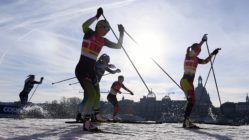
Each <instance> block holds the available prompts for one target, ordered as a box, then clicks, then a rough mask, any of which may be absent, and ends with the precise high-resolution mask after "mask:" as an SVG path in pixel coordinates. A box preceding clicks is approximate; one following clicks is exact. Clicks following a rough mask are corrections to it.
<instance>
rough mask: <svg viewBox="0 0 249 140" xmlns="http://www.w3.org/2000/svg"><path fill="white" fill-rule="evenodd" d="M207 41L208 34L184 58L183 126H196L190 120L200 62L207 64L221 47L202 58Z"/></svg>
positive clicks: (181, 82) (182, 84)
mask: <svg viewBox="0 0 249 140" xmlns="http://www.w3.org/2000/svg"><path fill="white" fill-rule="evenodd" d="M205 41H207V35H206V34H205V35H204V36H203V37H202V40H201V42H200V43H199V44H198V43H194V44H193V45H192V46H191V47H188V48H187V52H186V56H185V60H184V75H183V77H182V79H181V81H180V84H181V87H182V89H183V91H184V93H185V95H186V98H187V106H186V109H185V114H184V121H183V127H196V126H195V125H194V124H192V123H191V122H190V121H189V117H190V114H191V112H192V108H193V106H194V104H195V93H194V92H195V91H194V85H193V82H194V78H195V72H196V68H197V66H198V64H207V63H208V62H209V61H211V58H212V56H214V55H216V54H218V52H219V50H220V48H217V49H215V50H214V51H213V52H212V53H211V54H210V55H209V56H208V57H207V58H206V59H200V58H199V57H198V55H199V54H200V52H201V46H202V44H203V43H204V42H205Z"/></svg>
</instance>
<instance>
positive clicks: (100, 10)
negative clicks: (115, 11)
mask: <svg viewBox="0 0 249 140" xmlns="http://www.w3.org/2000/svg"><path fill="white" fill-rule="evenodd" d="M102 14H103V9H102V8H101V7H100V8H98V10H97V14H96V16H94V17H92V18H90V19H88V20H87V21H86V22H84V23H83V24H82V29H83V32H84V33H86V32H88V30H89V27H90V25H91V24H92V23H93V22H94V21H95V20H97V19H98V18H99V17H100V16H101V15H102Z"/></svg>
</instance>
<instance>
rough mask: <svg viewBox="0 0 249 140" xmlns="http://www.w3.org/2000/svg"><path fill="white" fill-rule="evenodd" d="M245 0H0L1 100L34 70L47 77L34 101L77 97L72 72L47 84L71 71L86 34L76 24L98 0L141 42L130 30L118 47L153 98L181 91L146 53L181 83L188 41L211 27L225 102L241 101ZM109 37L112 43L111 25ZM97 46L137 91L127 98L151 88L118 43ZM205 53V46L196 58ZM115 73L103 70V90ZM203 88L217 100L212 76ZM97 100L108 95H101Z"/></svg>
mask: <svg viewBox="0 0 249 140" xmlns="http://www.w3.org/2000/svg"><path fill="white" fill-rule="evenodd" d="M248 5H249V2H248V1H247V0H236V1H234V0H209V1H201V0H185V1H182V0H157V1H153V0H120V1H115V0H103V1H97V0H73V1H66V0H53V1H47V0H39V1H34V0H22V1H21V0H19V1H18V0H2V1H0V19H1V20H0V30H1V32H0V42H1V46H0V48H1V49H0V92H1V98H0V101H6V102H12V101H17V100H19V96H18V95H19V93H20V91H21V90H22V89H23V85H24V80H25V78H26V76H27V75H28V74H35V75H36V79H37V80H39V78H40V77H41V76H43V77H44V78H45V79H44V83H43V84H42V85H40V86H39V88H38V89H37V91H36V93H35V95H34V96H33V98H32V100H31V101H32V102H35V103H40V102H45V101H52V100H60V99H61V98H62V97H63V96H65V97H75V96H76V97H79V98H82V93H79V91H82V89H81V87H80V86H79V85H73V86H69V85H68V84H69V83H73V82H76V79H74V80H71V81H67V82H64V83H60V84H56V85H53V86H52V85H51V83H52V82H56V81H59V80H63V79H67V78H70V77H74V69H75V66H76V64H77V63H78V60H79V56H80V48H81V42H82V37H83V35H84V34H83V32H82V29H81V25H82V23H83V22H84V21H86V20H87V19H88V18H90V17H93V16H94V15H95V14H96V10H97V8H98V7H103V9H104V15H105V17H106V18H107V19H108V21H109V22H110V24H111V26H112V28H113V29H114V31H115V32H116V33H117V34H118V29H117V24H123V25H124V27H125V29H126V31H127V32H128V33H129V34H131V35H132V36H133V37H134V38H135V39H136V40H137V42H138V43H139V44H140V47H138V46H136V45H135V44H134V43H133V42H132V41H131V40H130V39H129V38H128V36H125V37H124V44H123V46H124V47H125V49H126V50H127V52H128V53H129V54H130V56H131V58H132V59H133V61H134V63H135V65H136V66H137V68H138V70H139V71H140V73H141V75H142V76H143V78H144V80H145V82H146V84H147V85H148V87H149V88H150V89H152V90H153V91H154V92H155V93H156V95H157V99H161V98H162V97H163V96H165V95H167V93H169V92H175V94H171V95H170V96H171V98H172V99H174V100H183V99H184V94H183V93H182V92H181V90H180V89H179V88H178V87H177V86H176V85H175V84H174V83H173V82H172V81H171V80H170V79H169V78H168V77H167V76H166V75H165V74H164V73H163V72H162V71H161V70H160V69H159V68H158V67H156V65H155V64H154V63H153V62H152V61H151V60H150V58H149V57H153V58H154V59H155V60H156V61H158V63H159V64H160V65H161V66H162V67H163V68H164V69H165V70H166V71H167V72H168V73H169V74H170V75H171V76H172V77H173V78H174V79H175V80H176V81H177V82H178V83H179V81H180V79H181V77H182V74H183V60H184V56H185V51H186V48H187V47H188V46H190V45H191V44H192V43H194V42H199V41H200V39H201V37H202V35H203V34H204V33H208V37H209V40H208V44H209V48H210V50H214V49H215V48H218V47H219V48H222V50H221V51H220V53H219V54H218V56H217V57H216V60H215V63H214V70H215V74H216V78H217V83H218V86H219V91H220V96H221V101H222V103H224V102H226V101H231V102H244V101H245V97H246V95H247V93H248V92H249V87H248V83H249V76H248V74H247V73H248V69H249V66H248V64H249V59H248V58H247V55H248V52H249V47H248V46H249V41H248V31H249V26H248V25H249V18H248V13H249V9H248V8H247V6H248ZM95 24H96V22H95V23H94V24H93V26H92V28H94V27H95ZM106 37H107V38H108V39H109V40H112V41H114V42H116V39H115V37H114V35H113V34H112V32H109V33H108V34H107V36H106ZM101 53H107V54H109V55H110V57H111V63H113V64H115V65H116V67H118V68H120V69H121V71H122V72H121V74H122V75H124V76H125V81H124V84H125V85H126V87H128V88H129V89H131V90H132V91H133V92H134V93H135V96H130V95H125V94H124V97H125V98H126V99H133V100H135V101H139V99H140V98H141V97H143V96H145V95H147V94H148V91H147V89H146V88H145V86H144V85H143V84H142V82H141V80H140V79H139V77H138V75H137V74H136V72H135V70H134V68H133V67H132V65H131V64H130V63H129V61H128V59H127V57H126V56H125V54H124V52H123V51H122V50H113V49H108V48H106V47H104V48H103V49H102V52H101ZM207 55H208V53H207V49H206V46H205V45H203V48H202V52H201V54H200V57H201V58H205V57H206V56H207ZM209 68H210V64H207V65H199V67H198V70H197V73H196V79H195V83H194V84H195V85H197V77H198V76H199V75H201V76H202V77H203V79H204V80H205V79H206V76H207V73H208V70H209ZM117 76H118V75H117V74H116V75H108V76H105V77H103V79H102V81H101V90H102V91H107V90H109V88H110V86H111V84H112V82H113V81H114V80H116V79H117ZM206 88H207V91H208V93H209V94H210V97H211V101H212V102H213V104H214V105H215V106H219V100H218V96H217V92H216V89H215V83H214V79H213V76H212V75H211V77H210V79H209V81H208V84H207V86H206ZM31 94H32V92H31V93H30V95H31ZM121 97H122V96H120V95H119V96H118V98H119V99H120V98H121ZM101 99H102V100H106V94H102V95H101Z"/></svg>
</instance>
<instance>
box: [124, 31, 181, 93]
mask: <svg viewBox="0 0 249 140" xmlns="http://www.w3.org/2000/svg"><path fill="white" fill-rule="evenodd" d="M125 33H126V35H128V36H129V37H130V39H131V40H133V41H134V42H135V43H136V44H137V45H138V46H140V45H139V44H138V43H137V41H136V40H135V39H134V38H133V37H132V36H131V35H130V34H129V33H127V31H125ZM150 59H151V60H152V61H153V62H154V63H155V64H156V65H157V66H158V67H159V68H160V69H161V70H162V71H163V72H164V73H165V74H166V75H167V76H168V77H169V78H170V79H171V80H172V81H173V82H174V83H175V84H176V85H177V86H178V87H179V88H180V89H182V88H181V86H180V85H179V84H178V83H177V82H176V81H175V80H174V79H173V78H172V77H171V76H170V75H169V74H168V73H167V72H166V71H165V70H164V69H163V68H162V67H161V66H160V65H159V64H158V63H157V61H156V60H154V59H153V58H152V57H150Z"/></svg>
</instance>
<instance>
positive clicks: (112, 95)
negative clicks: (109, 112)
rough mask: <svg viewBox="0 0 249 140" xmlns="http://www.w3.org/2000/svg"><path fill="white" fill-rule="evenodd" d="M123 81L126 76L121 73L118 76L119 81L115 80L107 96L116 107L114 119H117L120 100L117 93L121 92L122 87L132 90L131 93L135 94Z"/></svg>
mask: <svg viewBox="0 0 249 140" xmlns="http://www.w3.org/2000/svg"><path fill="white" fill-rule="evenodd" d="M123 81H124V76H122V75H120V76H118V81H115V82H114V83H113V84H112V86H111V90H110V92H109V94H108V96H107V100H108V101H109V102H110V103H111V104H112V105H113V107H114V109H113V120H116V119H117V118H116V115H117V113H118V100H117V97H116V96H117V93H120V94H121V91H120V89H121V88H123V89H125V90H126V91H128V92H130V94H131V95H134V94H133V92H132V91H130V90H129V89H128V88H126V87H125V86H124V85H123Z"/></svg>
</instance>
